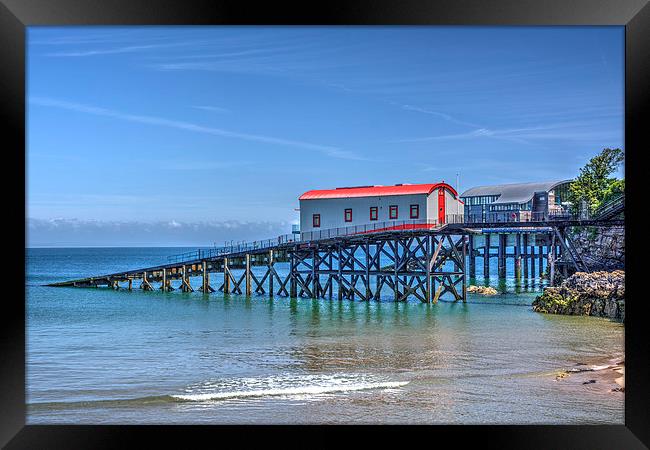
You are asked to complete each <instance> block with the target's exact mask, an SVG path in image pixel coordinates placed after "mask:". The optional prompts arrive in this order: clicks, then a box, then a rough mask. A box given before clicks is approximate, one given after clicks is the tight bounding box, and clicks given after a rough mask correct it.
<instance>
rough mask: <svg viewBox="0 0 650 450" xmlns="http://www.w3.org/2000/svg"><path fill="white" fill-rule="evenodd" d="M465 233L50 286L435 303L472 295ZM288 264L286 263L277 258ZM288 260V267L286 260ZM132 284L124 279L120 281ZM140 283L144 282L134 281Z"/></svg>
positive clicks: (376, 239)
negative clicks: (468, 285)
mask: <svg viewBox="0 0 650 450" xmlns="http://www.w3.org/2000/svg"><path fill="white" fill-rule="evenodd" d="M467 241H468V239H467V233H466V232H464V231H462V230H455V231H445V230H444V228H442V229H440V228H439V229H436V230H413V231H392V232H382V233H367V234H359V235H354V236H345V237H337V238H332V239H322V240H317V241H308V242H294V243H285V244H281V245H277V246H275V247H272V248H266V249H253V250H249V251H247V252H240V253H232V254H227V255H221V256H216V257H211V258H207V259H202V260H192V261H181V262H177V263H172V264H166V265H162V266H156V267H150V268H146V269H139V270H132V271H128V272H124V273H114V274H109V275H103V276H98V277H91V278H84V279H80V280H72V281H66V282H61V283H54V284H51V285H50V286H75V287H97V286H109V287H112V288H113V289H129V290H131V289H132V288H133V280H141V281H140V284H139V286H140V287H141V288H142V289H143V290H151V291H153V290H155V289H156V288H155V287H154V285H153V283H160V286H159V288H158V289H160V290H163V291H171V290H176V289H179V290H181V291H182V292H192V291H194V290H195V288H193V287H192V285H191V283H190V279H191V278H192V277H201V285H200V287H199V288H198V289H197V290H200V291H201V292H203V293H205V294H209V293H210V292H214V291H220V292H223V293H224V294H240V295H248V296H250V295H266V296H271V297H272V296H275V295H278V296H286V297H305V298H326V299H333V298H336V299H339V300H343V299H346V300H363V301H368V300H380V299H393V300H395V301H406V300H408V299H409V298H417V299H418V300H420V301H422V302H426V303H429V302H432V301H433V302H436V301H438V299H439V298H440V297H441V296H443V295H445V294H450V296H451V297H450V298H451V299H453V300H454V301H457V300H463V301H465V299H466V279H465V260H466V254H467ZM279 263H280V264H283V268H282V269H280V268H279V266H278V264H279ZM287 263H288V267H287ZM124 283H127V285H126V286H122V285H121V284H124ZM136 286H138V284H136Z"/></svg>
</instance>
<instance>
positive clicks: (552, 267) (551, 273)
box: [548, 235, 556, 286]
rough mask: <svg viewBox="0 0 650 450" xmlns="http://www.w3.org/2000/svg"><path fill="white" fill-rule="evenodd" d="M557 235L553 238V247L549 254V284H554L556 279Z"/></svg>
mask: <svg viewBox="0 0 650 450" xmlns="http://www.w3.org/2000/svg"><path fill="white" fill-rule="evenodd" d="M555 248H556V246H555V235H553V237H552V238H551V249H550V252H549V254H548V259H549V261H548V263H549V264H548V265H549V269H548V272H549V276H548V284H549V286H553V284H554V280H555Z"/></svg>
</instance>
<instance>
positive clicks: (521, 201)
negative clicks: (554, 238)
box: [460, 180, 571, 223]
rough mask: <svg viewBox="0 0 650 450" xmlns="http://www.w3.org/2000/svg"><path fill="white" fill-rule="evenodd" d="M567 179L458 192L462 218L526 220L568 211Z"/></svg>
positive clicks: (476, 221) (488, 220)
mask: <svg viewBox="0 0 650 450" xmlns="http://www.w3.org/2000/svg"><path fill="white" fill-rule="evenodd" d="M570 182H571V180H561V181H546V182H539V183H516V184H498V185H493V186H478V187H473V188H471V189H468V190H466V191H465V192H463V193H462V194H461V196H460V198H461V200H462V201H463V202H464V215H465V222H467V223H479V222H530V221H544V220H547V219H548V218H549V217H557V216H560V215H562V214H568V212H567V209H566V207H565V205H563V204H566V195H567V191H568V187H569V183H570Z"/></svg>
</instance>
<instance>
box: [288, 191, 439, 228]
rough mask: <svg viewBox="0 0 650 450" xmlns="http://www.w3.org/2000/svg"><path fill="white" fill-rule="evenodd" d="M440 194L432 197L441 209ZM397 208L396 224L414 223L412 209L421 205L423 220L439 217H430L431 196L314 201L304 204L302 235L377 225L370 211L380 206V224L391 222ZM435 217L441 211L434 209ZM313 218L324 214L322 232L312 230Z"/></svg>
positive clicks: (302, 204) (414, 195) (322, 216)
mask: <svg viewBox="0 0 650 450" xmlns="http://www.w3.org/2000/svg"><path fill="white" fill-rule="evenodd" d="M437 195H438V191H437V190H435V191H433V193H432V194H431V196H430V197H434V196H436V199H435V202H436V207H437V201H438V200H437ZM390 205H397V207H398V216H397V219H395V220H398V221H400V220H411V219H410V217H411V215H410V211H411V208H410V206H411V205H419V207H420V219H426V218H429V219H435V218H436V217H437V215H434V216H430V215H429V211H428V203H427V195H426V194H412V195H389V196H385V197H353V198H328V199H314V200H300V231H301V232H306V231H313V230H314V229H316V230H319V229H320V230H325V229H328V228H339V227H348V226H353V225H365V224H367V223H373V222H375V221H371V220H370V207H371V206H376V207H378V210H377V213H378V214H377V221H376V222H388V221H390V220H393V219H389V206H390ZM347 208H352V222H346V221H345V219H344V211H345V209H347ZM433 211H434V214H435V212H436V211H437V209H434V210H433ZM313 214H320V228H314V227H312V216H313Z"/></svg>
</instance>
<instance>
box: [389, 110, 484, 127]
mask: <svg viewBox="0 0 650 450" xmlns="http://www.w3.org/2000/svg"><path fill="white" fill-rule="evenodd" d="M402 109H405V110H407V111H414V112H419V113H422V114H429V115H432V116H436V117H440V118H441V119H444V120H446V121H448V122H452V123H455V124H458V125H466V126H468V127H480V126H481V125H477V124H475V123H472V122H465V121H464V120H459V119H456V118H455V117H453V116H450V115H449V114H446V113H443V112H439V111H433V110H431V109H427V108H420V107H418V106H411V105H402Z"/></svg>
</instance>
